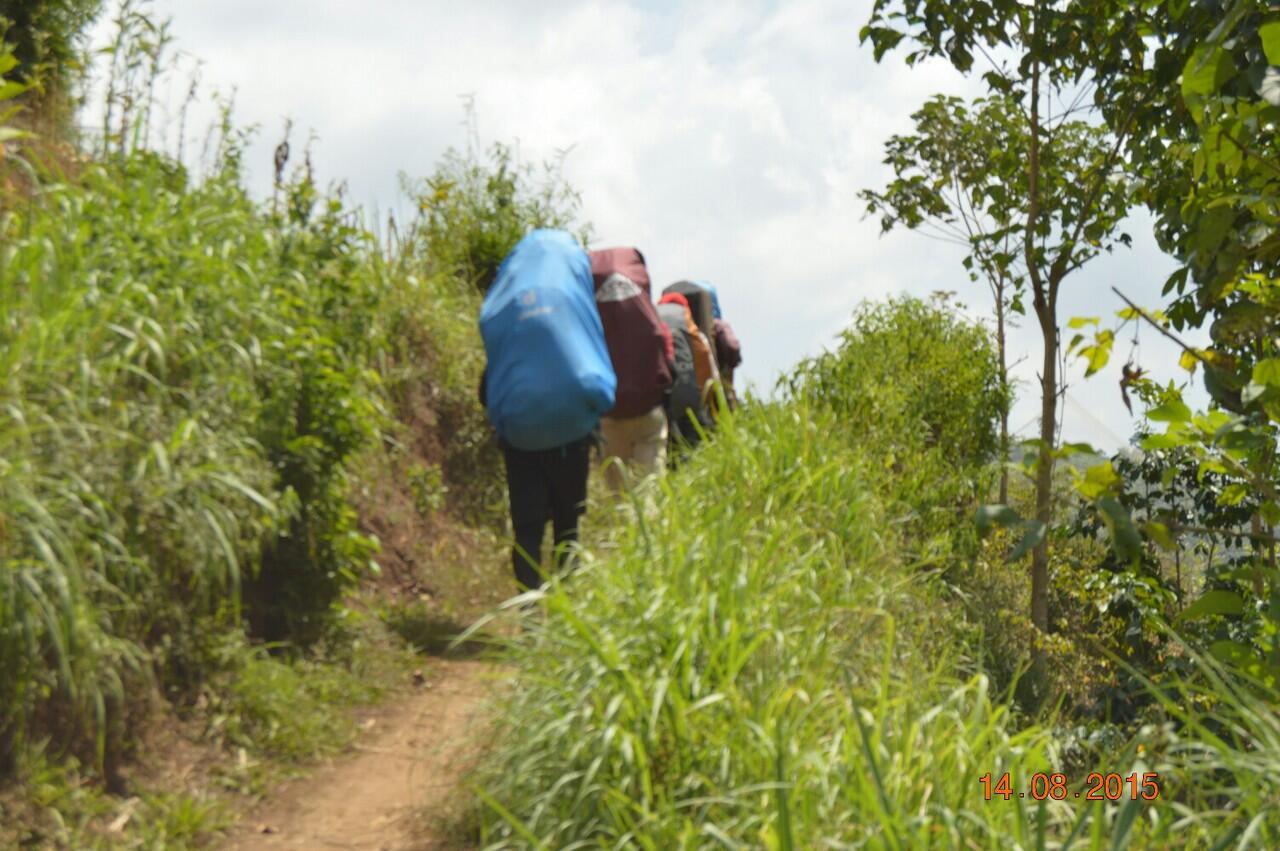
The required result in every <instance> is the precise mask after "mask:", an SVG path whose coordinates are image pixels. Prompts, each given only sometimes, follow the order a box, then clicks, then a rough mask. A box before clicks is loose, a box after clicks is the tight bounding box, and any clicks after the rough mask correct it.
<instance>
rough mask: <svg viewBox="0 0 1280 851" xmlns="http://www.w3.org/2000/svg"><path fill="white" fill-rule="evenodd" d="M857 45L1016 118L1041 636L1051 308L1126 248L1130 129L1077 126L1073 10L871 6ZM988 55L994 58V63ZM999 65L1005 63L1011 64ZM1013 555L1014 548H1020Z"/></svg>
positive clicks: (1078, 63) (920, 1)
mask: <svg viewBox="0 0 1280 851" xmlns="http://www.w3.org/2000/svg"><path fill="white" fill-rule="evenodd" d="M1090 5H1091V6H1092V7H1094V8H1096V10H1097V11H1099V12H1107V13H1110V14H1112V15H1113V16H1114V15H1118V14H1120V13H1121V12H1122V11H1123V9H1124V8H1126V7H1127V4H1125V3H1121V2H1119V0H1115V1H1114V2H1108V0H1095V2H1093V3H1092V4H1090ZM861 38H862V40H863V41H864V42H866V41H870V42H871V43H872V46H873V48H874V50H875V57H876V59H877V61H879V60H880V59H882V58H883V56H884V55H885V53H886V52H888V51H889V50H892V49H894V48H895V47H897V46H898V45H899V44H901V43H902V42H904V41H906V42H907V43H908V45H910V47H911V49H910V50H909V51H908V53H907V55H906V61H907V63H908V65H915V64H917V63H919V62H920V61H922V60H924V59H926V58H928V57H934V56H941V57H945V58H946V59H948V60H949V61H950V62H951V64H952V65H954V66H955V67H956V68H957V69H958V70H960V71H962V72H965V73H970V72H972V71H973V66H974V61H975V58H977V57H981V58H982V59H983V60H984V61H985V62H986V64H987V66H988V70H987V71H985V72H984V73H983V74H982V77H983V79H984V80H985V81H986V83H987V85H988V88H989V90H990V91H991V93H992V94H993V95H996V96H1001V97H1004V98H1006V99H1008V101H1009V103H1011V104H1015V105H1016V107H1017V109H1018V111H1019V112H1020V113H1021V114H1022V122H1023V123H1022V126H1023V127H1025V133H1022V134H1020V135H1018V136H1016V137H1013V138H1007V139H1005V140H1004V141H1005V144H1004V145H1002V146H1001V148H1000V149H999V150H1002V151H1004V152H1006V153H1009V152H1016V154H1017V156H1014V157H997V158H996V159H995V162H997V163H1007V162H1010V161H1012V162H1014V163H1016V164H1017V167H1016V173H1014V172H1006V174H1005V177H1006V178H1007V180H1006V184H1005V185H1006V187H1008V188H1009V189H1014V188H1015V187H1024V192H1017V191H1009V192H1006V193H1005V197H1004V198H1003V200H1001V201H999V202H998V204H997V208H998V210H999V212H1000V216H1001V217H1006V216H1007V218H1008V220H1009V221H1010V222H1011V223H1014V222H1016V223H1017V226H1018V227H1020V228H1021V230H1022V232H1023V234H1022V239H1021V242H1022V250H1023V262H1024V264H1025V272H1026V279H1027V289H1028V290H1029V291H1030V293H1031V301H1032V307H1033V309H1034V312H1035V316H1036V320H1037V323H1038V325H1039V327H1040V334H1041V339H1042V342H1043V351H1042V360H1041V367H1040V403H1041V404H1040V436H1039V439H1038V440H1037V441H1035V442H1034V447H1035V449H1036V455H1037V457H1036V468H1035V476H1036V480H1035V491H1036V512H1035V518H1034V520H1032V521H1030V522H1029V523H1028V524H1027V529H1026V535H1025V536H1024V541H1026V542H1027V543H1030V544H1034V546H1032V563H1031V619H1032V621H1033V622H1034V623H1035V625H1036V626H1037V627H1038V628H1039V629H1040V630H1041V631H1045V632H1047V631H1048V628H1049V611H1048V600H1049V594H1048V592H1049V550H1048V546H1049V544H1048V535H1047V532H1048V529H1049V526H1050V524H1051V523H1052V521H1053V489H1052V485H1053V468H1054V461H1055V457H1056V455H1057V454H1058V433H1057V422H1058V396H1059V393H1060V389H1061V388H1060V382H1059V377H1058V361H1059V356H1060V354H1061V347H1060V340H1059V334H1058V297H1059V294H1060V292H1061V289H1062V285H1063V282H1064V281H1065V280H1066V279H1067V278H1068V276H1070V275H1071V273H1072V272H1074V271H1076V270H1078V269H1079V268H1080V267H1081V266H1083V265H1085V264H1086V263H1087V262H1089V260H1091V259H1093V258H1094V257H1096V256H1097V255H1098V254H1099V253H1100V252H1101V251H1109V250H1111V249H1112V248H1113V246H1114V245H1115V244H1116V243H1118V242H1122V243H1126V244H1127V243H1128V241H1129V238H1128V236H1127V235H1126V234H1123V233H1119V232H1118V226H1119V224H1120V221H1121V220H1122V219H1123V218H1124V216H1125V214H1126V213H1127V211H1128V204H1129V192H1128V185H1127V182H1126V180H1125V178H1124V176H1123V174H1122V173H1121V172H1120V171H1119V168H1118V167H1119V166H1120V164H1121V150H1122V143H1123V140H1124V138H1125V137H1126V136H1127V134H1128V133H1129V127H1128V126H1120V127H1118V128H1116V127H1113V128H1112V129H1111V132H1110V134H1108V133H1107V132H1106V131H1105V130H1103V129H1098V128H1094V127H1092V126H1091V125H1088V124H1085V123H1083V122H1080V121H1079V120H1077V119H1076V117H1075V116H1077V115H1078V114H1079V113H1080V112H1081V111H1082V110H1083V109H1085V108H1087V104H1086V100H1087V96H1088V92H1089V86H1090V82H1091V81H1090V80H1089V79H1088V75H1089V72H1090V68H1091V66H1090V64H1089V58H1090V56H1091V54H1092V52H1093V51H1094V50H1095V49H1096V47H1097V45H1096V38H1097V36H1096V33H1095V31H1094V22H1093V21H1092V20H1090V19H1089V18H1088V17H1087V16H1082V15H1080V14H1078V10H1077V9H1076V4H1065V3H1061V2H1051V0H1036V2H1033V3H1029V4H1028V3H1024V2H1022V0H876V2H875V5H874V7H873V10H872V15H871V19H870V21H869V22H868V24H867V25H866V26H865V27H864V28H863V30H862V35H861ZM997 55H998V56H999V57H1000V58H997ZM1004 57H1009V58H1008V59H1006V58H1004ZM1019 549H1020V550H1021V549H1022V548H1021V547H1020V548H1019Z"/></svg>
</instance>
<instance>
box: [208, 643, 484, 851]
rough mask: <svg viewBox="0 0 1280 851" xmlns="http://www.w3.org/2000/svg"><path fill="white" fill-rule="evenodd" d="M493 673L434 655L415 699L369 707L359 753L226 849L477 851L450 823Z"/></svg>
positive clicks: (251, 819) (270, 806)
mask: <svg viewBox="0 0 1280 851" xmlns="http://www.w3.org/2000/svg"><path fill="white" fill-rule="evenodd" d="M492 674H493V668H492V667H491V666H489V665H487V664H485V663H484V662H479V661H475V660H449V659H439V658H437V659H433V660H432V662H431V668H430V676H429V678H428V679H427V681H426V682H425V683H424V684H423V685H422V686H421V687H419V690H418V691H416V692H415V693H413V694H411V695H409V696H407V697H404V698H401V699H399V700H398V701H393V702H391V703H389V704H387V705H385V706H384V707H381V708H379V709H376V710H372V711H371V712H370V714H369V717H368V719H367V720H366V722H365V723H366V726H367V727H368V729H367V731H366V732H365V733H364V734H363V735H362V736H361V737H360V739H359V741H358V742H357V744H356V746H355V748H354V751H353V752H352V753H348V754H346V755H343V756H340V757H337V758H335V759H333V760H332V761H330V762H329V764H327V765H324V766H322V767H320V768H318V769H316V770H315V771H313V772H311V773H310V774H308V776H306V777H302V778H298V779H296V780H292V781H289V782H287V783H285V784H283V785H282V786H281V787H280V788H279V789H277V790H275V791H274V792H273V793H272V794H271V795H270V796H269V797H268V798H267V800H265V801H264V802H263V803H262V804H261V805H260V806H259V807H258V808H257V809H256V810H253V811H250V812H248V813H246V814H245V815H244V817H243V819H242V821H241V824H240V826H239V827H238V828H237V829H236V830H235V831H234V832H233V833H232V834H231V835H230V836H229V837H228V838H227V839H226V840H224V842H223V843H222V844H221V845H220V846H219V847H220V848H223V849H226V851H256V849H264V850H265V849H295V851H297V850H299V849H308V851H321V850H322V849H330V848H336V849H351V851H438V849H464V848H468V847H470V846H469V845H468V844H467V843H466V841H465V840H460V839H459V838H458V837H456V836H449V835H448V831H447V830H446V828H445V827H444V825H445V823H446V821H447V819H448V818H449V816H450V811H451V809H452V808H456V807H458V806H459V804H460V801H461V797H460V796H459V795H458V794H457V792H458V791H459V784H460V781H461V778H462V776H463V774H464V773H465V771H466V769H467V767H468V766H469V764H470V762H471V759H472V757H473V756H474V754H475V750H476V745H477V742H479V741H482V740H483V739H482V734H483V732H484V718H483V713H482V711H481V710H482V708H483V706H484V702H485V697H486V695H487V694H488V692H489V689H490V688H491V686H492V684H493V683H492Z"/></svg>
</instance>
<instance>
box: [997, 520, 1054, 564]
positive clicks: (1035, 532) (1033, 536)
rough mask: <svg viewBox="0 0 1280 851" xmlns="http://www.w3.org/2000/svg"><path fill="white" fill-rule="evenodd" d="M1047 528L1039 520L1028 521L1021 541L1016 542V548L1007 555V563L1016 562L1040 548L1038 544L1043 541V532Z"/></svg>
mask: <svg viewBox="0 0 1280 851" xmlns="http://www.w3.org/2000/svg"><path fill="white" fill-rule="evenodd" d="M1046 531H1048V527H1047V526H1045V524H1044V523H1042V522H1040V521H1039V520H1028V521H1027V523H1026V532H1024V533H1023V535H1022V540H1021V541H1019V542H1018V546H1016V547H1014V548H1013V552H1011V553H1009V557H1008V559H1007V560H1008V561H1011V562H1013V561H1017V560H1018V559H1020V558H1022V557H1023V556H1025V555H1026V554H1027V553H1029V552H1031V551H1032V550H1033V549H1035V548H1036V547H1038V546H1040V542H1041V541H1043V540H1044V536H1045V532H1046Z"/></svg>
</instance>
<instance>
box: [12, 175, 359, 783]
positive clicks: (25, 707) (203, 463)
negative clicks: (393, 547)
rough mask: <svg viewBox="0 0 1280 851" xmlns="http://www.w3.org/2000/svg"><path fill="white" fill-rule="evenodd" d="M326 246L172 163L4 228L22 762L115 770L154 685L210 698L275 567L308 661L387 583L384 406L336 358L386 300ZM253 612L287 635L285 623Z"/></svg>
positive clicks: (16, 727)
mask: <svg viewBox="0 0 1280 851" xmlns="http://www.w3.org/2000/svg"><path fill="white" fill-rule="evenodd" d="M68 223H73V224H74V227H68ZM326 227H327V225H325V224H324V223H323V222H321V223H319V224H315V225H314V226H308V225H306V224H304V223H293V224H287V223H285V222H271V221H266V220H264V219H263V218H261V217H260V216H259V215H258V214H257V213H256V212H255V210H254V208H253V205H252V204H251V203H250V202H249V200H248V199H247V198H246V197H245V196H244V195H243V193H242V191H241V190H240V189H239V187H238V176H237V175H236V174H235V173H234V172H231V171H228V172H225V173H223V174H221V175H219V176H217V177H215V178H214V179H212V180H210V181H208V182H207V183H205V184H203V185H200V186H198V187H192V186H189V185H188V184H187V182H186V177H185V175H184V173H183V171H182V169H181V168H180V167H178V166H176V165H173V164H171V163H169V162H167V161H165V160H164V159H163V158H161V157H158V156H156V155H152V154H139V155H136V156H133V157H130V158H128V159H126V160H124V161H122V162H121V163H120V164H119V165H118V166H115V165H107V166H96V167H93V168H90V169H88V170H87V171H86V172H85V174H84V175H83V180H82V183H81V184H80V185H64V186H52V187H49V188H48V189H46V190H45V191H44V192H43V193H42V194H41V195H40V196H39V198H38V200H37V203H36V204H34V205H33V206H32V207H31V208H30V209H29V210H26V211H24V212H22V213H18V212H15V213H12V214H10V215H9V216H8V218H7V219H6V221H5V222H4V229H5V240H4V241H5V249H4V253H3V256H2V257H0V341H2V345H0V351H2V352H3V355H0V376H3V379H2V380H3V385H0V397H2V398H3V406H2V409H3V414H0V417H2V418H3V422H2V423H0V446H3V451H2V452H0V454H2V455H3V457H4V459H5V461H4V462H3V463H0V506H2V508H0V515H2V516H3V517H4V521H3V530H4V531H3V533H0V561H2V562H3V564H4V569H3V570H0V612H2V614H0V623H3V624H4V627H0V671H3V675H0V704H3V705H4V706H5V707H6V713H5V718H6V723H5V729H4V730H3V731H2V734H0V735H2V738H3V741H4V747H3V750H4V751H5V753H6V754H8V755H10V756H11V755H12V750H13V748H14V747H15V745H17V744H18V743H19V742H20V741H21V739H22V738H23V736H24V730H25V728H26V727H27V725H28V724H31V723H35V722H36V720H37V719H43V720H40V721H39V723H40V724H41V725H48V724H49V723H51V722H53V721H54V720H55V719H56V722H57V723H58V724H59V725H60V728H59V729H58V730H57V731H56V732H58V733H59V740H60V741H63V742H66V743H68V744H72V743H76V742H79V741H82V735H83V733H85V732H89V731H96V738H97V751H98V755H97V760H96V761H97V762H98V763H99V764H101V763H102V761H103V760H105V759H107V758H108V756H109V755H108V754H107V753H106V746H107V740H108V738H110V739H112V740H122V739H123V735H122V734H121V733H120V732H119V731H117V733H116V734H113V735H112V736H110V737H108V736H107V735H106V730H107V728H108V726H109V725H113V724H115V723H117V722H118V721H121V720H123V718H124V713H125V711H126V706H127V704H129V703H130V698H129V694H130V692H131V691H132V690H133V689H134V686H135V685H137V684H140V683H141V682H142V681H143V680H145V679H146V676H147V672H148V671H150V670H152V669H153V667H154V666H158V668H159V670H160V671H161V672H162V673H163V674H164V678H165V679H168V680H170V681H176V682H178V683H179V684H185V683H187V682H190V681H192V680H196V679H198V677H199V672H200V670H201V669H202V667H203V666H204V663H203V662H202V660H201V655H200V650H199V648H200V645H201V643H202V638H201V635H200V632H201V630H202V629H205V628H207V627H208V626H209V625H210V623H211V622H210V621H209V620H208V619H209V618H212V619H213V621H212V622H214V623H221V624H222V625H223V628H233V627H235V626H236V625H237V624H238V616H239V600H240V589H241V587H242V586H248V587H251V588H253V587H258V586H257V585H256V584H255V583H260V582H263V581H269V580H270V579H271V578H272V577H273V575H274V574H273V570H276V568H275V565H276V564H277V562H273V561H271V556H272V555H273V554H277V553H280V552H282V551H284V552H287V553H288V554H289V555H290V558H289V560H288V562H287V563H279V564H280V567H279V571H283V572H284V576H285V578H286V579H287V582H288V584H289V594H290V596H289V599H290V600H292V601H293V602H294V604H295V605H296V606H297V608H295V609H294V610H293V611H292V612H291V613H290V615H289V618H288V623H287V626H288V628H289V629H291V630H296V631H293V632H288V633H287V634H288V635H289V637H291V638H296V639H299V640H302V641H307V640H311V639H312V638H314V636H315V633H314V632H311V631H308V630H304V629H302V628H301V626H302V625H304V624H317V623H319V621H320V620H323V617H324V614H325V612H327V611H328V609H329V607H330V606H331V604H332V603H333V602H334V601H335V600H336V598H337V594H338V593H339V592H340V590H341V589H342V587H344V586H346V585H347V584H349V582H350V580H351V578H353V577H354V576H355V575H356V574H357V573H358V572H360V571H363V570H364V569H365V568H366V566H367V564H368V559H369V554H370V552H371V550H370V544H369V543H368V542H366V541H364V540H363V539H362V538H361V537H360V536H359V535H358V534H357V533H356V531H355V527H354V518H353V515H352V514H351V511H350V509H349V508H347V507H346V503H345V495H344V493H343V489H342V488H343V485H342V482H343V476H344V473H343V471H342V470H343V465H344V463H345V459H346V457H347V456H348V455H349V454H350V453H351V452H352V451H353V449H354V448H355V447H357V446H358V445H360V444H361V443H362V442H363V441H365V440H367V439H368V437H369V436H370V435H371V433H372V432H371V429H372V428H373V427H374V424H375V423H376V418H375V410H376V409H375V406H376V397H375V396H374V395H373V387H372V385H371V384H370V383H369V382H368V381H367V379H366V378H365V377H364V376H363V375H362V373H361V370H360V369H359V368H358V367H357V366H356V365H354V363H353V361H352V360H350V359H349V357H348V356H349V355H350V354H352V350H351V349H350V347H349V345H344V344H340V343H338V342H336V341H337V339H338V338H339V337H341V338H343V339H355V338H349V337H347V335H346V334H345V332H344V328H343V327H342V324H341V323H342V322H343V321H347V322H350V321H351V316H350V315H348V314H347V313H346V312H345V311H346V310H347V309H349V308H350V309H354V307H353V306H352V305H350V304H348V303H347V301H345V300H344V294H343V292H342V288H351V289H359V288H361V287H367V286H370V285H371V279H370V278H369V277H368V275H367V274H365V275H362V276H357V275H348V274H346V272H347V271H348V270H344V269H342V268H341V267H338V268H330V267H328V266H326V265H325V264H326V263H327V262H328V260H326V255H325V246H327V245H328V242H327V238H328V234H327V233H326V231H325V228H326ZM304 232H306V233H308V234H310V236H311V237H313V238H314V239H315V240H316V242H317V243H318V245H313V246H310V247H308V248H307V249H306V250H303V249H301V248H299V247H298V245H297V242H298V240H299V238H300V237H299V234H301V233H304ZM341 250H343V251H349V247H348V246H343V247H342V248H341ZM339 282H340V284H339ZM264 545H265V552H266V553H267V556H268V558H267V561H266V562H265V566H264V567H263V569H262V570H261V571H259V569H258V565H259V556H260V554H261V553H262V552H263V551H264V550H263V548H264ZM250 602H251V604H257V605H251V608H250V612H249V614H250V615H251V619H252V620H255V621H257V622H259V623H260V624H266V623H268V622H272V618H273V617H274V616H275V615H276V612H273V611H272V610H271V608H270V603H274V600H272V601H261V600H255V599H253V598H252V596H251V597H250ZM279 622H280V621H279V620H276V621H275V623H279ZM112 719H116V720H114V721H113V720H112Z"/></svg>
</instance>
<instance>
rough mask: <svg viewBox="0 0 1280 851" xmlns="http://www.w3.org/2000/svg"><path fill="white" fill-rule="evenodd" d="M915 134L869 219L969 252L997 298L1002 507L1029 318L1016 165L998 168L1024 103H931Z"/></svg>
mask: <svg viewBox="0 0 1280 851" xmlns="http://www.w3.org/2000/svg"><path fill="white" fill-rule="evenodd" d="M911 118H912V120H913V121H914V122H915V133H914V134H912V135H909V136H893V137H892V138H890V139H889V141H888V142H886V143H885V154H886V156H885V160H884V162H885V164H886V165H888V166H890V167H891V168H892V169H893V173H894V179H893V181H892V182H891V183H890V184H889V185H888V186H887V187H886V188H885V189H884V191H883V192H876V191H874V190H870V189H866V190H863V191H862V192H861V193H859V197H861V198H862V199H863V200H864V201H866V202H867V211H868V212H869V213H879V214H880V217H881V218H880V227H881V230H882V232H886V233H887V232H888V231H890V230H892V229H893V228H894V227H896V226H898V225H903V226H905V227H908V228H911V229H913V230H916V229H919V230H920V231H921V232H923V233H925V234H927V235H929V236H931V237H933V238H935V239H939V240H941V241H943V242H949V243H951V244H953V245H959V246H961V247H964V248H966V249H968V251H969V253H968V255H967V256H966V257H965V259H964V265H965V268H966V269H967V270H968V271H969V277H970V279H971V280H973V281H975V282H976V281H978V280H979V279H981V280H983V281H984V282H985V283H986V285H987V287H988V289H989V290H990V291H991V299H992V302H993V304H994V305H995V314H996V353H997V359H998V362H999V370H1000V383H1001V389H1002V392H1003V394H1004V398H1005V400H1006V402H1005V405H1004V407H1003V408H1002V409H1001V411H1000V460H1001V463H1002V469H1001V471H1000V493H999V501H1000V503H1001V504H1004V503H1007V502H1008V501H1009V471H1008V469H1007V467H1006V466H1004V465H1006V464H1007V462H1008V460H1009V404H1008V400H1010V399H1012V397H1013V393H1012V385H1011V383H1010V381H1009V366H1008V353H1007V346H1006V333H1005V327H1006V324H1007V314H1008V313H1010V312H1012V313H1017V314H1022V313H1024V312H1025V309H1024V307H1023V304H1022V292H1023V284H1024V282H1025V276H1024V274H1023V269H1024V268H1025V267H1024V266H1023V264H1022V259H1021V258H1022V255H1023V251H1022V232H1021V231H1020V230H1019V228H1018V227H1017V224H1016V222H1015V221H1013V220H1011V219H1010V218H1008V212H1009V211H1008V209H1007V200H1008V199H1007V197H1006V196H1007V193H1008V187H1007V185H1006V184H1005V183H1004V181H1003V179H1002V175H1003V174H1005V173H1007V172H1009V171H1011V170H1012V169H1013V164H1010V163H1005V164H1004V165H1003V166H998V167H993V163H994V162H995V160H996V159H998V158H1000V157H1002V156H1003V157H1008V156H1010V155H1011V154H1010V153H1009V151H1010V148H1008V147H1006V145H1007V141H1008V139H1010V138H1013V137H1016V136H1019V135H1025V128H1024V127H1021V126H1020V119H1021V113H1019V112H1018V110H1017V106H1016V104H1012V103H1010V102H1009V101H1008V100H1007V99H1005V98H1002V97H995V98H987V99H983V100H979V101H977V102H975V103H974V104H973V105H972V108H970V107H968V106H966V105H965V103H964V102H963V101H962V100H960V99H959V98H955V97H943V96H938V97H934V98H932V99H930V100H929V101H928V102H926V103H925V105H924V106H923V107H921V108H920V109H919V110H918V111H917V112H915V113H914V114H913V115H912V116H911Z"/></svg>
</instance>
